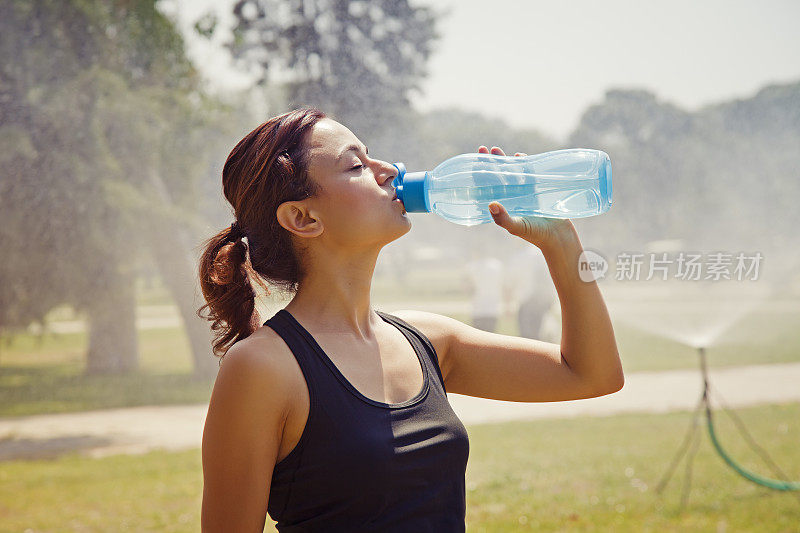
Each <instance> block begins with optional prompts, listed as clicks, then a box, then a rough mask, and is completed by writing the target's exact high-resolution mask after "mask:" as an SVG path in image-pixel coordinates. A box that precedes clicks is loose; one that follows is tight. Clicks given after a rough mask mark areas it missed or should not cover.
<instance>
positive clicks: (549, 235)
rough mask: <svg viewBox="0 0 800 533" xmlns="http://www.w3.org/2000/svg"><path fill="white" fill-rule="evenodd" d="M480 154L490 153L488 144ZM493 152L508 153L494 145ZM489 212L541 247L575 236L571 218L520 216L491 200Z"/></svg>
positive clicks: (495, 153)
mask: <svg viewBox="0 0 800 533" xmlns="http://www.w3.org/2000/svg"><path fill="white" fill-rule="evenodd" d="M478 153H479V154H488V153H490V152H489V149H488V148H487V147H486V146H481V147H479V148H478ZM491 153H492V154H494V155H506V154H505V152H503V150H501V149H500V148H498V147H497V146H493V147H492V150H491ZM514 155H515V156H525V155H527V154H523V153H522V152H517V153H515V154H514ZM495 210H496V212H495ZM489 212H490V213H491V214H492V218H493V219H494V221H495V223H496V224H497V225H498V226H500V227H502V228H505V229H506V230H507V231H508V232H509V233H510V234H511V235H515V236H517V237H520V238H521V239H525V240H526V241H528V242H529V243H531V244H534V245H536V246H538V247H539V248H542V247H547V246H550V245H553V244H558V243H559V242H560V241H561V239H563V238H569V237H573V236H574V235H575V234H576V233H575V226H573V224H572V221H571V220H569V219H561V218H546V217H520V216H513V217H512V216H511V215H509V214H508V211H506V208H505V207H503V205H502V204H501V203H500V202H490V203H489Z"/></svg>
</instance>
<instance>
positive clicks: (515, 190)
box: [429, 172, 609, 226]
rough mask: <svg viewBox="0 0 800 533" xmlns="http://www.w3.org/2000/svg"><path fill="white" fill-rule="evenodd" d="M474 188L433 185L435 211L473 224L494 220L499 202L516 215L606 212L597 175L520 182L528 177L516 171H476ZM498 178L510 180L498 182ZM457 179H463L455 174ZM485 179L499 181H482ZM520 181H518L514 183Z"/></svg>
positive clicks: (565, 215)
mask: <svg viewBox="0 0 800 533" xmlns="http://www.w3.org/2000/svg"><path fill="white" fill-rule="evenodd" d="M470 174H472V181H473V182H474V183H475V185H473V186H471V187H463V186H461V187H447V186H446V184H444V183H443V184H441V185H442V186H441V187H439V186H435V185H434V186H433V187H432V188H431V190H430V191H429V199H430V206H431V210H432V211H434V212H436V213H438V214H439V215H440V216H442V217H444V218H446V219H448V220H450V221H452V222H456V223H459V224H463V225H467V226H472V225H477V224H483V223H486V222H491V221H492V216H491V214H490V213H489V203H490V202H493V201H495V200H496V201H498V202H500V203H501V204H503V206H504V207H505V208H506V210H507V211H508V212H509V214H511V215H512V216H543V217H549V218H581V217H588V216H592V215H598V214H600V213H603V212H604V211H606V210H607V209H608V207H609V204H608V202H604V201H603V195H602V193H601V190H600V180H599V179H597V178H579V179H576V178H570V179H569V180H567V181H565V180H564V179H563V178H554V179H552V180H547V179H543V178H539V180H538V183H519V182H520V181H525V178H526V176H524V175H521V174H520V175H516V174H514V173H503V174H498V173H494V174H491V175H490V174H488V173H486V174H485V177H484V178H482V177H481V174H484V173H479V172H472V173H470ZM498 177H500V179H502V180H503V181H506V182H510V183H500V184H498V183H496V182H497V181H498ZM452 181H454V182H457V181H461V180H458V179H457V178H456V177H455V176H453V180H452ZM481 181H494V182H495V183H494V184H492V183H487V184H483V185H482V184H480V183H481ZM515 181H516V182H517V183H514V182H515Z"/></svg>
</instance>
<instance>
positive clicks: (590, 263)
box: [578, 250, 608, 283]
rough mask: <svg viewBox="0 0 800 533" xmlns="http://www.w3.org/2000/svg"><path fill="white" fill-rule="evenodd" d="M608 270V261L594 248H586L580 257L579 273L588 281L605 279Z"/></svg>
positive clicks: (582, 279)
mask: <svg viewBox="0 0 800 533" xmlns="http://www.w3.org/2000/svg"><path fill="white" fill-rule="evenodd" d="M606 272H608V261H606V258H605V257H603V256H602V255H600V254H598V253H597V252H595V251H593V250H584V251H583V252H581V255H580V256H579V257H578V275H579V276H580V278H581V281H585V282H587V283H589V282H592V281H595V280H598V279H603V278H604V277H605V275H606Z"/></svg>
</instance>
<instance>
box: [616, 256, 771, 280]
mask: <svg viewBox="0 0 800 533" xmlns="http://www.w3.org/2000/svg"><path fill="white" fill-rule="evenodd" d="M763 259H764V256H763V255H762V254H761V252H754V253H752V254H748V253H745V252H738V253H728V252H714V253H709V254H702V253H691V252H679V253H678V254H676V255H674V256H673V257H670V256H669V254H667V253H666V252H664V253H661V254H660V257H657V254H655V253H649V254H644V253H634V252H630V253H629V252H622V253H620V254H618V255H617V263H616V275H615V278H614V279H616V280H617V281H633V280H635V281H639V280H640V279H644V280H645V281H649V280H651V279H653V278H658V279H661V280H662V281H666V280H667V279H669V278H670V277H672V278H674V279H680V280H684V281H700V280H703V281H708V280H710V281H721V280H736V281H743V280H748V281H755V280H757V279H758V274H759V267H760V266H761V261H762V260H763Z"/></svg>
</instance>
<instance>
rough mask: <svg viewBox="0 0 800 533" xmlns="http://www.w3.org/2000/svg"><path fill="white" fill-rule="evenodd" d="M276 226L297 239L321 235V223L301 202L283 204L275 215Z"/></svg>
mask: <svg viewBox="0 0 800 533" xmlns="http://www.w3.org/2000/svg"><path fill="white" fill-rule="evenodd" d="M276 216H277V217H278V224H280V225H281V226H283V227H284V228H286V229H287V230H288V231H291V232H292V233H294V234H295V235H297V236H298V237H306V238H311V237H318V236H319V235H322V231H323V226H322V221H321V220H319V219H318V218H316V216H315V213H313V212H312V211H311V210H310V209H309V207H308V205H307V204H306V203H305V202H302V201H297V202H295V201H289V202H283V203H282V204H281V205H279V206H278V211H277V213H276Z"/></svg>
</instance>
